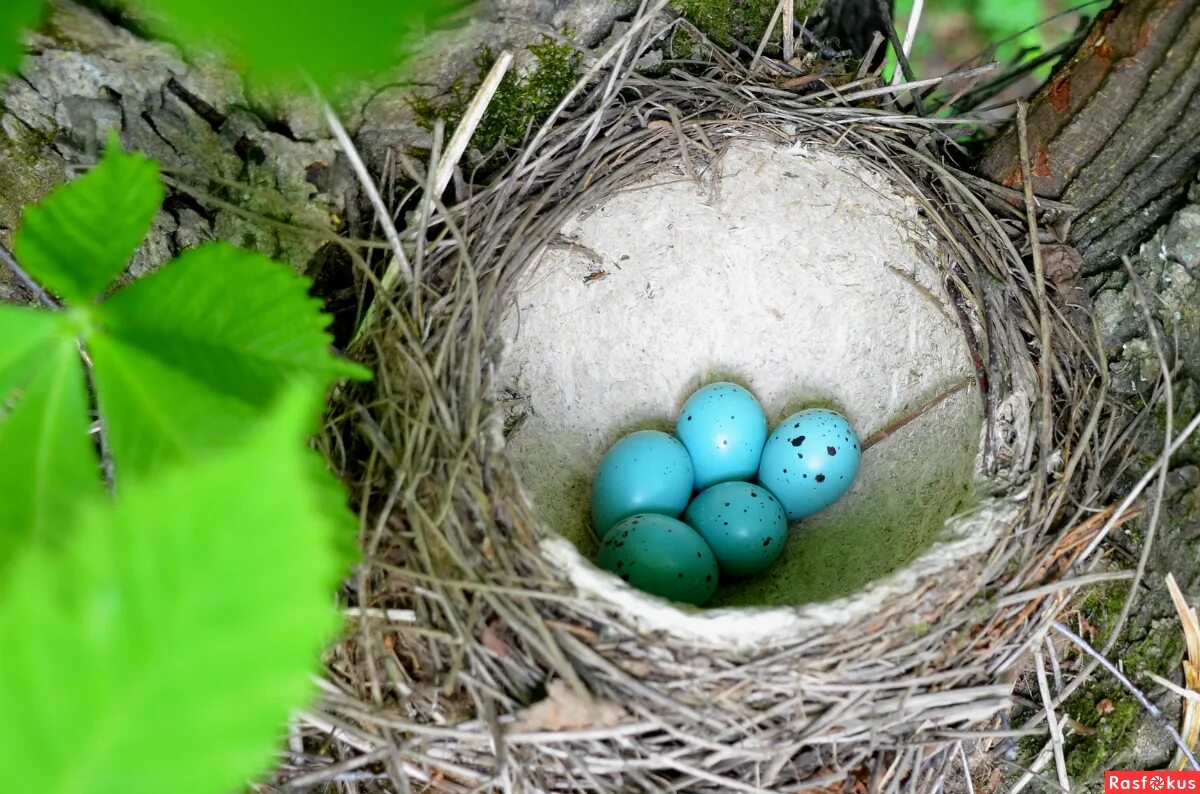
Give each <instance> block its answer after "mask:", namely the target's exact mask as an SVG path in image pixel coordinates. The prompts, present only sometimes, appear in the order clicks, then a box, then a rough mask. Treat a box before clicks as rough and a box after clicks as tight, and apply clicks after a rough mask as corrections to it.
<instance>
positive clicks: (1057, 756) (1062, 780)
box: [1033, 650, 1071, 791]
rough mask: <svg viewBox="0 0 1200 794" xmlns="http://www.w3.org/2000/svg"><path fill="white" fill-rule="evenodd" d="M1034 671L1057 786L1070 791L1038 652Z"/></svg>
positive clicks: (1058, 726) (1043, 664)
mask: <svg viewBox="0 0 1200 794" xmlns="http://www.w3.org/2000/svg"><path fill="white" fill-rule="evenodd" d="M1033 664H1034V669H1035V670H1036V672H1037V682H1038V692H1040V693H1041V695H1042V708H1044V709H1045V710H1046V724H1047V725H1049V726H1050V744H1051V747H1052V748H1053V750H1054V769H1055V771H1056V772H1057V773H1058V785H1059V787H1060V788H1062V790H1063V791H1070V790H1071V781H1070V779H1068V778H1067V759H1066V758H1065V757H1064V756H1063V735H1062V726H1061V725H1059V722H1058V720H1057V719H1056V718H1055V714H1054V706H1053V705H1052V704H1051V702H1050V684H1049V683H1048V682H1047V681H1046V663H1045V661H1044V660H1043V659H1042V652H1041V651H1040V650H1039V651H1038V652H1037V653H1035V654H1034V655H1033Z"/></svg>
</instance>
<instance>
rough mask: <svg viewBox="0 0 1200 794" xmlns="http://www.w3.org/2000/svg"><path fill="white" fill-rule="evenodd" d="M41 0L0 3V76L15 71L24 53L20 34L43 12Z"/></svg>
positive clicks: (6, 0)
mask: <svg viewBox="0 0 1200 794" xmlns="http://www.w3.org/2000/svg"><path fill="white" fill-rule="evenodd" d="M45 10H46V8H45V4H44V3H43V2H42V0H4V2H3V3H0V77H2V76H3V73H4V72H15V71H17V68H18V67H19V66H20V65H21V58H22V57H24V55H25V47H24V46H22V45H21V34H22V33H24V32H25V30H26V29H27V28H32V27H34V26H35V25H37V23H38V21H39V20H41V18H42V14H43V13H45Z"/></svg>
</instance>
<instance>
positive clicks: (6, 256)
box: [0, 245, 62, 309]
mask: <svg viewBox="0 0 1200 794" xmlns="http://www.w3.org/2000/svg"><path fill="white" fill-rule="evenodd" d="M0 261H2V262H4V264H6V265H8V269H9V270H11V271H12V272H13V273H14V274H15V275H16V277H17V278H18V279H20V281H21V283H22V284H24V285H25V289H27V290H29V291H30V292H32V293H33V295H34V297H36V298H37V299H38V300H39V301H41V302H42V303H44V304H45V305H46V306H48V307H50V308H51V309H60V308H62V307H61V306H60V305H59V303H58V301H56V300H54V298H52V297H50V293H48V292H46V290H44V289H42V285H41V284H38V283H37V282H36V281H34V280H33V278H32V277H31V276H30V275H29V274H28V273H26V272H25V268H23V267H21V265H20V263H18V262H17V260H16V257H14V256H13V255H12V252H11V251H9V250H8V249H7V248H5V247H4V246H3V245H0Z"/></svg>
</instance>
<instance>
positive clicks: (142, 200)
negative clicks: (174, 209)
mask: <svg viewBox="0 0 1200 794" xmlns="http://www.w3.org/2000/svg"><path fill="white" fill-rule="evenodd" d="M162 200H163V187H162V183H160V182H159V180H158V164H157V163H155V162H153V161H152V160H148V159H146V158H145V157H143V156H142V155H140V154H125V153H124V152H122V151H121V148H120V145H119V143H118V142H117V141H116V139H115V137H114V139H113V140H112V141H110V143H109V146H108V150H107V151H106V152H105V154H104V157H103V158H101V160H100V162H99V163H98V164H97V165H96V167H95V168H93V169H92V170H91V171H88V172H87V173H86V174H84V175H83V176H81V177H79V178H78V179H76V180H74V181H73V182H69V183H68V184H66V185H63V186H61V187H59V188H57V189H56V190H55V191H54V192H53V193H51V194H50V195H49V196H48V197H47V198H46V199H45V200H44V201H43V202H42V203H41V204H39V205H37V206H34V207H30V208H29V209H27V210H26V211H25V221H24V224H23V225H22V227H21V229H20V231H18V232H17V236H16V239H15V240H14V242H13V250H14V253H15V254H16V256H17V260H18V261H19V262H20V263H21V264H22V265H23V266H24V267H25V269H26V270H28V271H29V273H30V275H32V276H33V277H34V278H36V279H37V280H38V281H40V282H42V284H44V285H46V286H47V287H50V288H51V289H52V290H54V291H55V292H57V293H58V294H59V295H61V296H62V297H63V298H65V299H66V300H67V301H69V302H72V301H73V302H78V303H83V302H86V301H90V300H92V299H93V298H95V297H96V296H98V295H99V294H100V293H101V292H103V291H104V289H105V287H107V286H108V285H109V284H110V283H111V282H112V280H113V279H114V278H116V277H117V275H118V274H120V272H121V271H122V270H123V269H124V268H125V265H126V264H128V262H129V260H130V258H131V257H132V256H133V252H134V250H135V249H136V248H137V246H138V243H139V242H141V240H142V238H143V237H145V236H146V232H147V231H148V230H149V229H150V222H151V221H152V220H154V215H155V213H157V212H158V208H159V206H160V205H161V204H162Z"/></svg>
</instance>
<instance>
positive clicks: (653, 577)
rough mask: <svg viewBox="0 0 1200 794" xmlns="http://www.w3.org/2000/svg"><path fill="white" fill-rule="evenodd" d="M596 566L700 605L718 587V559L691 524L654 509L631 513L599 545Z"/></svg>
mask: <svg viewBox="0 0 1200 794" xmlns="http://www.w3.org/2000/svg"><path fill="white" fill-rule="evenodd" d="M599 562H600V567H601V568H603V569H604V570H606V571H611V572H612V573H615V574H616V575H617V576H619V577H621V578H622V579H624V580H625V581H626V582H629V584H631V585H633V586H634V587H636V588H638V589H639V590H644V591H645V592H647V593H651V594H653V595H656V596H662V597H663V598H667V599H670V600H671V601H682V602H683V603H685V604H695V605H696V606H700V605H702V604H704V603H705V602H706V601H708V599H710V598H712V594H713V592H714V591H715V590H716V589H717V561H716V559H715V558H714V557H713V553H712V550H711V549H709V547H708V544H707V543H705V542H704V539H703V538H701V537H700V535H699V534H697V533H696V531H695V530H694V529H692V528H691V527H689V526H688V525H687V524H685V523H683V522H682V521H679V520H677V519H674V518H670V517H668V516H663V515H657V514H655V513H641V514H639V515H635V516H630V517H629V518H626V519H625V520H624V521H621V522H619V523H618V524H616V525H615V526H614V527H613V528H612V531H610V532H609V533H608V535H607V536H606V537H605V538H604V542H603V543H601V544H600V560H599Z"/></svg>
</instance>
